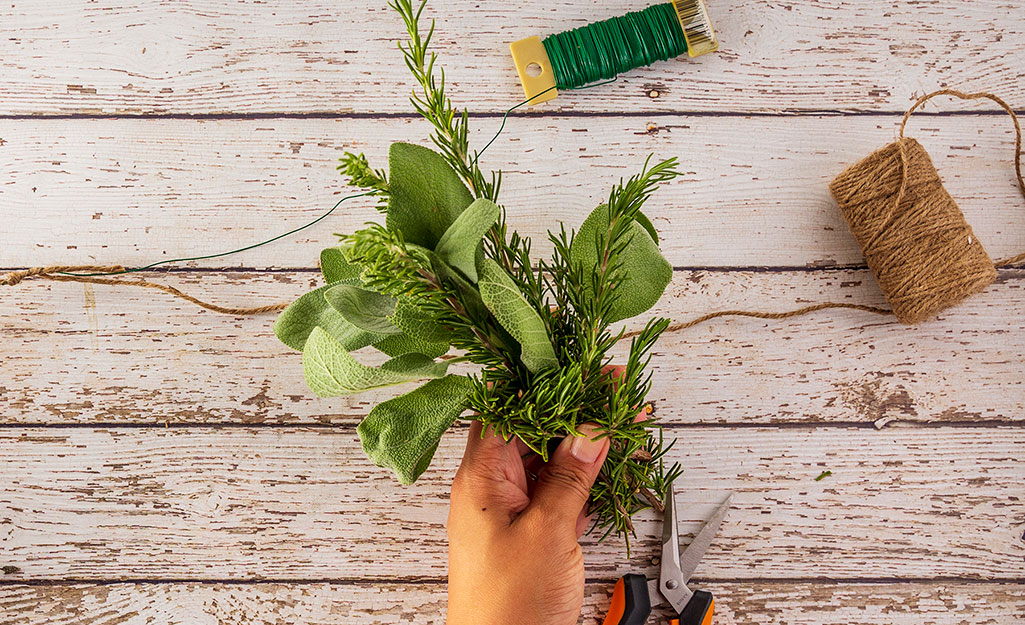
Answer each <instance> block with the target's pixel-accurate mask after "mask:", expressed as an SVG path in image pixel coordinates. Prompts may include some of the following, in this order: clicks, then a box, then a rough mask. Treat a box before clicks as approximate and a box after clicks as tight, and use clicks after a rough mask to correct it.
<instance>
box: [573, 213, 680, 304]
mask: <svg viewBox="0 0 1025 625" xmlns="http://www.w3.org/2000/svg"><path fill="white" fill-rule="evenodd" d="M611 212H612V211H610V209H609V207H608V206H606V205H604V204H603V205H601V206H599V207H598V208H596V209H594V211H593V212H592V213H591V214H590V216H588V218H587V219H586V220H584V223H583V224H582V225H581V226H580V232H578V233H577V235H576V237H574V239H573V245H572V247H571V248H570V254H571V257H572V259H573V262H576V263H580V264H581V265H583V266H584V268H585V271H586V270H587V269H588V268H590V269H591V270H592V271H599V265H600V264H601V263H602V262H603V259H602V258H601V257H600V252H601V248H600V246H599V238H600V236H601V235H602V234H605V233H608V232H609V231H610V225H609V217H610V213H611ZM640 214H641V213H637V215H640ZM649 223H650V222H649ZM629 231H630V232H629V235H628V237H629V241H628V243H627V245H625V246H624V248H623V250H622V252H620V254H619V256H620V262H621V267H620V271H619V274H620V275H621V276H622V277H621V280H620V283H619V285H618V286H617V287H616V289H617V297H616V300H615V302H613V303H612V305H611V307H610V309H609V312H608V313H607V314H606V317H605V318H606V320H607V321H608V322H609V323H615V322H616V321H620V320H622V319H629V318H630V317H636V316H637V315H639V314H641V313H642V312H644V311H646V310H648V309H649V308H651V307H652V306H654V305H655V302H657V301H658V299H659V298H660V297H662V292H663V291H665V288H666V286H667V285H668V284H669V282H670V280H672V279H673V268H672V267H671V266H670V265H669V263H668V262H667V261H666V259H665V258H663V257H662V254H661V253H660V252H659V251H658V244H656V243H655V241H653V240H652V238H651V236H650V235H649V234H648V232H647V230H646V229H645V228H644V226H642V225H641V223H640V222H638V221H637V220H636V219H635V220H633V222H632V223H630V224H629ZM585 286H590V283H585Z"/></svg>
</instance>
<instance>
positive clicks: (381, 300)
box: [324, 284, 402, 336]
mask: <svg viewBox="0 0 1025 625" xmlns="http://www.w3.org/2000/svg"><path fill="white" fill-rule="evenodd" d="M324 299H326V300H327V303H328V304H330V305H331V308H334V309H335V310H337V311H338V312H340V313H341V314H342V316H343V317H345V319H346V321H348V322H349V323H351V324H352V325H354V326H356V327H357V328H359V329H361V330H365V331H367V332H374V333H376V334H383V335H386V336H387V335H391V334H399V333H401V332H402V330H400V329H399V328H397V327H395V324H393V323H392V322H391V321H389V320H388V318H389V317H390V316H391V315H392V314H394V312H395V298H394V297H391V296H388V295H381V294H380V293H374V292H373V291H367V290H365V289H359V288H356V287H354V286H349V285H347V284H338V285H334V286H331V288H329V289H328V290H327V291H325V292H324Z"/></svg>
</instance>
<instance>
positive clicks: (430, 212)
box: [387, 143, 473, 249]
mask: <svg viewBox="0 0 1025 625" xmlns="http://www.w3.org/2000/svg"><path fill="white" fill-rule="evenodd" d="M388 168H389V171H390V172H391V184H390V189H391V197H390V199H389V200H388V218H387V226H388V229H389V230H392V231H395V232H401V233H402V236H403V238H404V239H405V241H407V242H408V243H414V244H416V245H421V246H423V247H427V248H430V249H434V246H435V245H437V244H438V241H439V240H440V239H441V237H442V235H444V234H445V231H446V230H448V228H449V226H451V225H452V222H454V221H455V220H456V217H458V216H459V214H460V213H462V212H463V209H465V208H466V207H467V206H468V205H469V204H470V202H472V201H473V197H472V196H471V195H470V192H469V191H467V190H466V187H465V186H464V185H463V183H462V181H460V180H459V176H458V175H456V172H454V171H452V167H450V166H449V164H448V163H447V162H446V161H445V159H444V158H443V157H442V156H441V155H440V154H438V153H437V152H434V151H433V150H429V149H427V148H425V147H421V146H419V145H412V144H410V143H393V144H392V145H391V149H390V150H388Z"/></svg>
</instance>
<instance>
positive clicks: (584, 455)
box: [569, 423, 605, 464]
mask: <svg viewBox="0 0 1025 625" xmlns="http://www.w3.org/2000/svg"><path fill="white" fill-rule="evenodd" d="M577 432H579V433H580V436H574V437H573V442H571V443H570V446H569V453H570V454H572V456H573V457H574V458H576V459H577V460H579V461H580V462H583V463H585V464H590V463H592V462H594V461H595V460H597V459H598V456H599V455H600V454H601V452H602V450H603V449H605V439H604V438H599V439H598V440H594V438H595V437H596V436H598V435H600V434H601V430H599V429H598V428H597V427H596V426H593V425H591V424H589V423H585V424H584V425H581V426H580V427H578V428H577Z"/></svg>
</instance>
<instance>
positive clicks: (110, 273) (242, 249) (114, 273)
mask: <svg viewBox="0 0 1025 625" xmlns="http://www.w3.org/2000/svg"><path fill="white" fill-rule="evenodd" d="M373 193H375V191H364V192H363V193H356V194H354V195H347V196H345V197H343V198H342V199H340V200H338V201H337V202H335V205H334V206H332V207H331V208H330V209H329V210H328V211H327V212H326V213H324V214H323V215H321V216H320V217H317V218H316V219H314V220H313V221H311V222H309V223H308V224H306V225H303V226H299V227H298V228H295V229H293V230H289V231H288V232H286V233H284V234H279V235H278V236H276V237H274V238H271V239H267V240H266V241H260V242H259V243H253V244H252V245H247V246H245V247H240V248H238V249H235V250H231V251H228V252H220V253H218V254H207V255H206V256H190V257H188V258H171V259H168V260H158V261H157V262H155V263H150V264H148V265H145V266H143V267H134V268H132V269H123V270H121V271H106V272H100V273H69V272H66V271H59V272H57V273H59V274H60V275H62V276H83V277H90V276H118V275H121V274H125V273H135V272H137V271H148V270H150V269H153V268H154V267H159V266H160V265H169V264H171V263H184V262H187V261H190V260H207V259H209V258H220V257H221V256H228V255H231V254H238V253H239V252H245V251H247V250H251V249H253V248H257V247H260V246H263V245H267V244H268V243H273V242H275V241H277V240H278V239H283V238H285V237H287V236H289V235H292V234H295V233H296V232H299V231H300V230H305V229H306V228H309V227H310V226H313V225H315V224H318V223H320V222H321V221H323V220H324V219H327V218H328V216H330V215H331V213H333V212H335V209H337V208H338V207H339V206H341V205H342V202H345V201H346V200H351V199H353V198H358V197H363V196H365V195H372V194H373Z"/></svg>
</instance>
